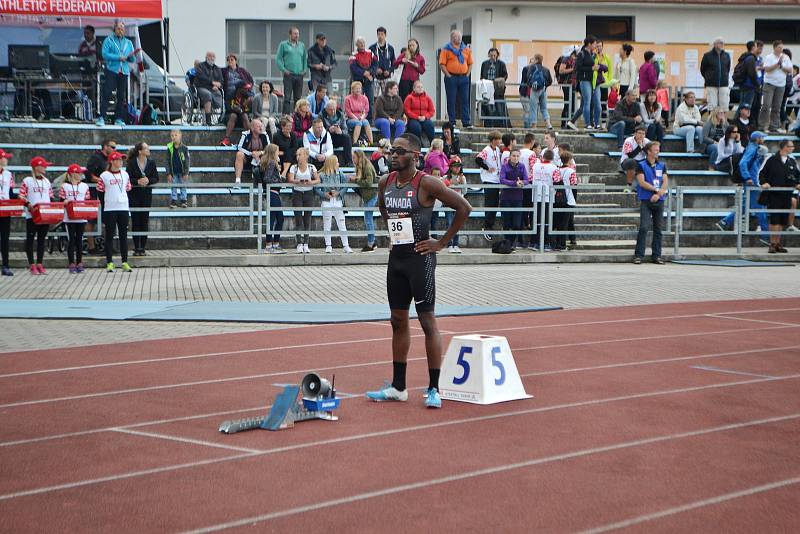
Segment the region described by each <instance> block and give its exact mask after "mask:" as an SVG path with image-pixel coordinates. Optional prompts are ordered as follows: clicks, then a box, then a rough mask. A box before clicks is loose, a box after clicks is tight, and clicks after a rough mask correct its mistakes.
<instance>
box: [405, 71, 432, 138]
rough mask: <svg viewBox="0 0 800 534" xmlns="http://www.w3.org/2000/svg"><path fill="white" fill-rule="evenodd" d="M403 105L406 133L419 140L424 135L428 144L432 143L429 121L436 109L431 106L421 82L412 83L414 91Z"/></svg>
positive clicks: (430, 123) (430, 121) (430, 122)
mask: <svg viewBox="0 0 800 534" xmlns="http://www.w3.org/2000/svg"><path fill="white" fill-rule="evenodd" d="M403 105H404V107H405V110H406V117H408V131H409V132H410V133H413V134H414V135H416V136H417V137H419V138H420V140H421V139H422V135H423V134H424V135H425V137H427V138H428V143H430V142H431V141H433V137H434V129H433V121H432V120H431V119H432V118H433V116H434V115H435V114H436V108H434V106H433V100H431V97H429V96H428V95H427V94H426V93H425V89H424V88H423V86H422V81H421V80H417V81H415V82H414V89H413V91H412V92H411V94H410V95H408V96H407V97H406V101H405V102H404V103H403Z"/></svg>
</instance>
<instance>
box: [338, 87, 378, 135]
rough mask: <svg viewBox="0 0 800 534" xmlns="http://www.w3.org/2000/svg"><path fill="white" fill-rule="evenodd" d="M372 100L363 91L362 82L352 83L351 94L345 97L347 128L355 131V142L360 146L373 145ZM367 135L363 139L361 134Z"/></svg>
mask: <svg viewBox="0 0 800 534" xmlns="http://www.w3.org/2000/svg"><path fill="white" fill-rule="evenodd" d="M370 106H371V104H370V101H369V99H368V98H367V97H366V96H365V95H364V94H363V92H362V85H361V82H358V81H356V82H353V83H351V84H350V94H349V95H347V96H346V97H345V99H344V115H345V117H346V118H347V128H348V129H349V130H350V131H351V132H353V144H354V145H358V146H365V144H366V145H367V146H371V145H372V126H370V123H369V119H368V118H367V117H369V116H370ZM362 133H363V134H364V135H365V136H366V137H367V140H366V142H365V141H363V140H362V138H361V134H362Z"/></svg>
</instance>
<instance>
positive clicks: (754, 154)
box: [739, 142, 763, 185]
mask: <svg viewBox="0 0 800 534" xmlns="http://www.w3.org/2000/svg"><path fill="white" fill-rule="evenodd" d="M758 147H759V144H758V143H753V142H751V143H749V144H748V145H747V148H746V149H744V154H742V159H740V160H739V172H740V173H741V174H742V182H743V183H747V181H748V180H752V181H753V185H759V182H758V171H759V169H761V160H762V159H763V158H761V157H759V155H758Z"/></svg>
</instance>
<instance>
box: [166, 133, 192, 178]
mask: <svg viewBox="0 0 800 534" xmlns="http://www.w3.org/2000/svg"><path fill="white" fill-rule="evenodd" d="M174 153H175V144H174V143H172V142H171V141H170V142H169V143H167V154H168V156H167V174H168V175H170V176H173V175H174V174H175V173H174V172H172V171H173V169H172V155H173V154H174ZM178 158H180V160H181V165H183V174H184V175H187V174H189V167H191V162H192V160H191V158H190V157H189V148H188V147H187V146H186V145H181V146H179V147H178Z"/></svg>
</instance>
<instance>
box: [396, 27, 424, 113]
mask: <svg viewBox="0 0 800 534" xmlns="http://www.w3.org/2000/svg"><path fill="white" fill-rule="evenodd" d="M401 65H402V66H403V72H402V73H401V74H400V83H399V89H400V98H401V99H402V100H403V101H404V102H405V100H406V97H407V96H408V95H409V94H411V91H412V90H413V88H414V82H416V81H417V80H419V77H420V76H422V75H423V74H425V57H424V56H423V55H422V54H420V53H419V41H417V40H416V39H413V38H412V39H409V40H408V44H407V45H406V47H405V48H404V49H403V50H401V51H400V57H398V58H397V59H395V62H394V66H395V68H397V67H399V66H401Z"/></svg>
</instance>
